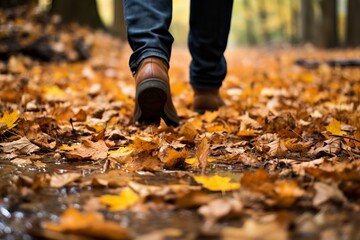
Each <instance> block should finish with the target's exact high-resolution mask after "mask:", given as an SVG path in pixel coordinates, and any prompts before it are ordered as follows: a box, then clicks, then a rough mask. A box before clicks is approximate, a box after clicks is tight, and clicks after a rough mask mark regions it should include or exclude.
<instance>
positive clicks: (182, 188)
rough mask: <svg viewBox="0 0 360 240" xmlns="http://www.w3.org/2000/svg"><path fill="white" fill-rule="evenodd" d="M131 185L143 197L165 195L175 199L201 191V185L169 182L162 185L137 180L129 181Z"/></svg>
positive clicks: (167, 197) (166, 197)
mask: <svg viewBox="0 0 360 240" xmlns="http://www.w3.org/2000/svg"><path fill="white" fill-rule="evenodd" d="M129 187H130V188H132V189H133V190H134V191H135V192H137V193H138V194H139V195H140V196H141V197H143V198H146V197H148V196H156V197H164V198H165V199H174V198H178V197H183V196H184V195H186V194H188V193H190V192H193V191H199V190H200V189H201V188H200V187H199V186H191V185H184V184H169V185H162V186H155V185H145V184H141V183H137V182H133V181H131V182H129Z"/></svg>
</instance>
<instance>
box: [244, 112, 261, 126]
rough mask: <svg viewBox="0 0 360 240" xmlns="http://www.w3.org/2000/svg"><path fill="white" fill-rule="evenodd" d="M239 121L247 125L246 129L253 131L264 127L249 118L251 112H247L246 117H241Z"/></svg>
mask: <svg viewBox="0 0 360 240" xmlns="http://www.w3.org/2000/svg"><path fill="white" fill-rule="evenodd" d="M239 119H240V120H241V124H243V125H245V127H247V128H252V129H260V128H262V126H261V125H260V124H259V123H258V122H257V121H256V120H254V119H252V118H251V117H250V116H249V112H246V113H245V114H244V115H242V116H241V117H239Z"/></svg>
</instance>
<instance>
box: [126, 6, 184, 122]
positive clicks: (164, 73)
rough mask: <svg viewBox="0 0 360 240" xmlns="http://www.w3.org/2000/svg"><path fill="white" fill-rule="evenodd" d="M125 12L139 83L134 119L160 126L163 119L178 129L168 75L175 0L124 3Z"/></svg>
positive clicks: (133, 63) (132, 59) (137, 82)
mask: <svg viewBox="0 0 360 240" xmlns="http://www.w3.org/2000/svg"><path fill="white" fill-rule="evenodd" d="M124 13H125V22H126V25H127V33H128V41H129V44H130V46H131V48H132V50H133V53H132V55H131V57H130V61H129V64H130V68H131V70H132V72H133V74H134V77H135V82H136V95H135V109H134V120H135V121H139V122H145V123H156V124H159V123H160V118H163V119H164V120H165V122H166V124H168V125H174V126H176V125H178V124H179V118H178V116H177V113H176V110H175V108H174V105H173V103H172V100H171V91H170V84H169V75H168V69H169V61H170V55H171V45H172V43H173V40H174V39H173V37H172V36H171V34H170V33H169V26H170V23H171V17H172V0H161V1H160V0H125V1H124Z"/></svg>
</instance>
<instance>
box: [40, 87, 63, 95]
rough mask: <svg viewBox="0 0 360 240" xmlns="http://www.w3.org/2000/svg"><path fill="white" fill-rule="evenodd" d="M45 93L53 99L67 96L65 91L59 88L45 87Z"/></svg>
mask: <svg viewBox="0 0 360 240" xmlns="http://www.w3.org/2000/svg"><path fill="white" fill-rule="evenodd" d="M44 92H45V94H46V95H47V96H51V97H63V96H65V92H64V90H62V89H61V88H59V87H58V86H51V87H44Z"/></svg>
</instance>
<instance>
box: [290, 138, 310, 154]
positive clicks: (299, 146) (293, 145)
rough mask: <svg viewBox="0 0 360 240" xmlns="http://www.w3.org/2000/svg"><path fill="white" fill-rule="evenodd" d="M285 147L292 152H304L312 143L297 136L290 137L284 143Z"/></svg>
mask: <svg viewBox="0 0 360 240" xmlns="http://www.w3.org/2000/svg"><path fill="white" fill-rule="evenodd" d="M284 145H285V147H286V148H287V149H289V150H290V151H292V152H302V151H305V150H307V149H308V148H309V147H310V145H311V143H303V142H299V141H298V140H297V139H296V138H289V139H287V140H286V141H285V143H284Z"/></svg>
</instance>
